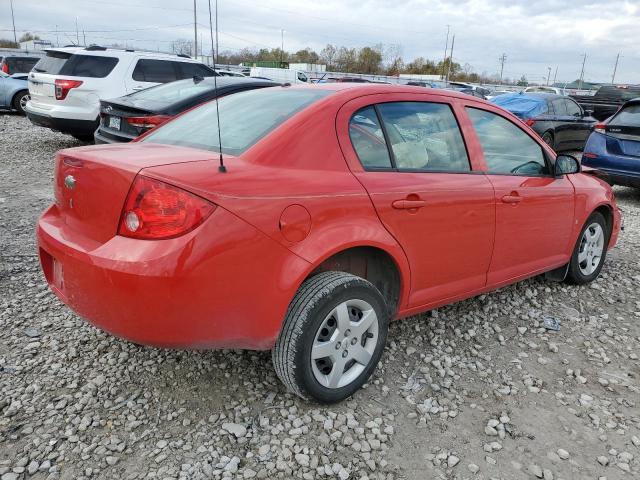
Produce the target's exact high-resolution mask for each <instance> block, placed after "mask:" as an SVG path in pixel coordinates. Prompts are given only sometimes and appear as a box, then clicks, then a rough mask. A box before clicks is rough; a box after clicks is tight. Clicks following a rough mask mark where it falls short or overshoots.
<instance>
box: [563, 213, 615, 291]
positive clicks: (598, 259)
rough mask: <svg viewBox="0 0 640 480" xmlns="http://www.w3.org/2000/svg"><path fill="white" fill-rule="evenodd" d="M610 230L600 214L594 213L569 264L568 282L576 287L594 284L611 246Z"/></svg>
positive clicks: (583, 229)
mask: <svg viewBox="0 0 640 480" xmlns="http://www.w3.org/2000/svg"><path fill="white" fill-rule="evenodd" d="M609 236H610V232H609V228H608V227H607V221H606V220H605V218H604V216H603V215H602V214H601V213H600V212H593V213H592V214H591V215H590V216H589V218H588V219H587V221H586V222H585V224H584V227H582V230H581V231H580V235H579V236H578V240H577V242H576V246H575V247H574V249H573V255H571V261H570V262H569V271H568V272H567V278H566V281H567V282H568V283H573V284H575V285H584V284H585V283H589V282H592V281H593V280H595V279H596V278H598V275H600V271H601V270H602V266H603V265H604V260H605V258H606V256H607V245H608V244H609Z"/></svg>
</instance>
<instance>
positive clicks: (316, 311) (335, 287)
mask: <svg viewBox="0 0 640 480" xmlns="http://www.w3.org/2000/svg"><path fill="white" fill-rule="evenodd" d="M388 325H389V317H388V309H387V305H386V302H385V300H384V298H383V297H382V295H381V294H380V292H379V291H378V289H377V288H376V287H375V286H373V285H372V284H371V283H370V282H368V281H367V280H365V279H363V278H360V277H356V276H355V275H351V274H349V273H344V272H323V273H319V274H318V275H315V276H313V277H311V278H309V279H308V280H306V281H305V282H304V283H303V284H302V286H301V287H300V289H299V290H298V292H297V293H296V296H295V297H294V299H293V301H292V302H291V304H290V305H289V309H288V310H287V314H286V317H285V320H284V323H283V326H282V331H281V332H280V336H279V337H278V340H277V341H276V345H275V347H274V348H273V350H272V352H271V356H272V360H273V365H274V367H275V371H276V374H277V375H278V377H279V378H280V380H281V381H282V383H284V384H285V386H286V387H287V388H288V389H289V390H290V391H291V392H293V393H295V394H296V395H298V396H300V397H302V398H304V399H307V400H309V399H314V400H316V401H318V402H321V403H335V402H339V401H341V400H344V399H345V398H347V397H349V396H351V395H352V394H353V393H354V392H356V391H357V390H358V389H360V387H362V385H363V384H364V383H365V382H366V381H367V380H368V378H369V377H370V376H371V373H372V372H373V370H374V369H375V367H376V365H377V364H378V361H379V360H380V357H381V355H382V351H383V350H384V345H385V342H386V339H387V331H388Z"/></svg>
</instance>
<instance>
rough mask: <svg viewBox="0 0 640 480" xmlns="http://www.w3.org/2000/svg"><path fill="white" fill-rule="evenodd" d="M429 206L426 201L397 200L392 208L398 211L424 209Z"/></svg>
mask: <svg viewBox="0 0 640 480" xmlns="http://www.w3.org/2000/svg"><path fill="white" fill-rule="evenodd" d="M426 204H427V202H425V201H424V200H396V201H394V202H393V203H392V204H391V206H392V207H393V208H397V209H398V210H413V209H414V208H422V207H424V206H425V205H426Z"/></svg>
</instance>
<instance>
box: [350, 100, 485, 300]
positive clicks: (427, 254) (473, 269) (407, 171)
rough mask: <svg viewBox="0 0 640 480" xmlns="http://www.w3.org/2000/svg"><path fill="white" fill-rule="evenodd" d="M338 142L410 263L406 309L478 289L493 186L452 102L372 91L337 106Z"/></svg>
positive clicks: (482, 275)
mask: <svg viewBox="0 0 640 480" xmlns="http://www.w3.org/2000/svg"><path fill="white" fill-rule="evenodd" d="M338 128H339V131H341V133H340V134H339V135H341V144H342V145H343V151H344V152H345V155H346V156H347V160H348V162H349V164H350V166H351V168H352V171H353V173H354V175H355V176H356V177H357V178H358V180H359V181H360V182H361V183H362V185H363V186H364V187H365V189H366V190H367V191H368V193H369V195H370V197H371V200H372V202H373V205H374V207H375V209H376V211H377V213H378V216H379V217H380V220H381V221H382V223H383V224H384V226H385V227H386V228H387V230H388V231H389V232H390V233H391V234H392V235H393V236H394V237H395V238H396V240H397V241H398V243H399V244H400V245H401V247H402V248H403V249H404V251H405V253H406V255H407V257H408V259H409V263H410V265H411V287H410V293H409V307H416V306H424V305H429V304H434V303H438V302H442V301H444V300H446V299H450V298H452V297H456V296H460V295H464V294H466V293H469V292H473V291H476V290H478V289H481V288H482V287H484V286H485V284H486V274H487V269H488V267H489V262H490V258H491V251H492V248H493V234H494V220H495V219H494V216H495V207H494V205H493V189H492V187H491V184H490V182H489V181H488V180H487V178H486V177H485V176H484V175H483V174H482V173H480V172H478V171H475V169H474V168H473V162H472V159H470V155H469V153H468V152H467V149H466V147H465V143H464V140H463V137H462V135H461V131H460V128H459V126H458V122H457V119H456V115H455V113H454V106H453V105H452V104H450V103H443V102H442V100H441V97H440V99H439V100H438V97H432V96H431V95H428V96H427V95H407V94H404V95H399V94H398V95H372V96H367V97H364V98H360V99H357V100H354V101H352V102H349V103H348V104H347V105H345V106H344V107H343V108H342V110H341V111H340V114H339V118H338Z"/></svg>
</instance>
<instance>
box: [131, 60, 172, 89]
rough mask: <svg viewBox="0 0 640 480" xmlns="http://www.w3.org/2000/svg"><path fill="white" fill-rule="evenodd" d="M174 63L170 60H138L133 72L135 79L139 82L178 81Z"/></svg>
mask: <svg viewBox="0 0 640 480" xmlns="http://www.w3.org/2000/svg"><path fill="white" fill-rule="evenodd" d="M174 63H177V62H170V61H168V60H152V59H141V60H138V63H137V64H136V68H135V69H134V70H133V79H134V80H137V81H138V82H154V83H167V82H173V81H174V80H177V79H178V78H177V76H178V74H177V72H176V68H175V66H174Z"/></svg>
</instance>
